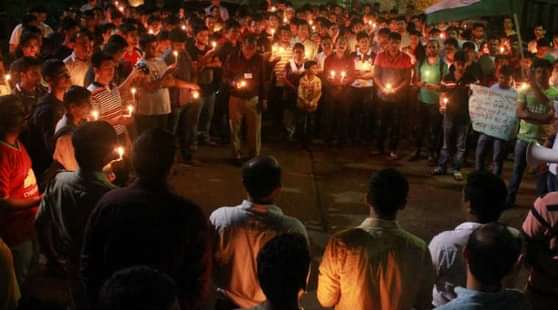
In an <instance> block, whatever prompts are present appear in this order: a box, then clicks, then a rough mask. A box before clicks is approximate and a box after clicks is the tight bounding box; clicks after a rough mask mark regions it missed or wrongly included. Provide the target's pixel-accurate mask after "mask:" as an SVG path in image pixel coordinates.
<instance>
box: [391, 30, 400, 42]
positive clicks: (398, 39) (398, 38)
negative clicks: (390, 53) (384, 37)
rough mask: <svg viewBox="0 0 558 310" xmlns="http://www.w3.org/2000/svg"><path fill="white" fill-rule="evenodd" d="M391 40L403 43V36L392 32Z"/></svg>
mask: <svg viewBox="0 0 558 310" xmlns="http://www.w3.org/2000/svg"><path fill="white" fill-rule="evenodd" d="M389 39H390V40H394V41H401V34H400V33H399V32H393V31H392V32H390V33H389Z"/></svg>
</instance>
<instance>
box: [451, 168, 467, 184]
mask: <svg viewBox="0 0 558 310" xmlns="http://www.w3.org/2000/svg"><path fill="white" fill-rule="evenodd" d="M453 178H454V179H455V180H456V181H459V182H461V181H463V180H464V179H465V178H464V177H463V174H462V173H461V171H457V170H456V171H454V172H453Z"/></svg>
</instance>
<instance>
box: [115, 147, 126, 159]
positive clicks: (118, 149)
mask: <svg viewBox="0 0 558 310" xmlns="http://www.w3.org/2000/svg"><path fill="white" fill-rule="evenodd" d="M114 152H116V154H118V159H119V160H122V159H124V147H123V146H117V147H116V148H115V149H114Z"/></svg>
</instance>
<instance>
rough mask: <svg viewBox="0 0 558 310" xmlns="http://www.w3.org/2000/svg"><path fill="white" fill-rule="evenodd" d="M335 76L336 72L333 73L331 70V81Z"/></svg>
mask: <svg viewBox="0 0 558 310" xmlns="http://www.w3.org/2000/svg"><path fill="white" fill-rule="evenodd" d="M336 75H337V72H335V70H331V71H330V72H329V76H331V78H332V79H334V78H335V76H336Z"/></svg>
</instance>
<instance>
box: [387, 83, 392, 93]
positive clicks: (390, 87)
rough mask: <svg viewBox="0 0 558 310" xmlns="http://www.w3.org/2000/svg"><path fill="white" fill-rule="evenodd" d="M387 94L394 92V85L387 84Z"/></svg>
mask: <svg viewBox="0 0 558 310" xmlns="http://www.w3.org/2000/svg"><path fill="white" fill-rule="evenodd" d="M386 92H388V93H391V92H393V85H391V83H387V84H386Z"/></svg>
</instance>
